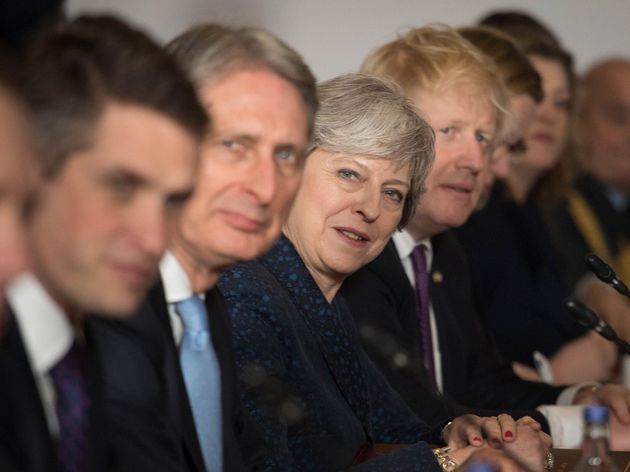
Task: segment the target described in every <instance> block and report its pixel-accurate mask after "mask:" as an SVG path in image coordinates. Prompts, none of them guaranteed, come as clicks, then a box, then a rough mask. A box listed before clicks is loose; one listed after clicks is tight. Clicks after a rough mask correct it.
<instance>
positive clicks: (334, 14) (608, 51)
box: [67, 0, 630, 80]
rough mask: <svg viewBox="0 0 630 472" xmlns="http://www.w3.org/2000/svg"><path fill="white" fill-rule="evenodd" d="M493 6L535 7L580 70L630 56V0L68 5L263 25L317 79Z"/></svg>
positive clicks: (154, 26) (160, 33)
mask: <svg viewBox="0 0 630 472" xmlns="http://www.w3.org/2000/svg"><path fill="white" fill-rule="evenodd" d="M494 9H518V10H523V11H528V12H530V13H533V14H534V15H536V16H537V17H538V18H540V19H541V20H543V21H544V22H545V23H546V24H547V25H548V26H549V27H551V28H552V29H553V30H554V32H555V33H556V34H557V35H558V36H559V37H560V39H561V41H562V42H563V44H564V45H565V47H566V48H567V49H568V50H570V51H571V52H572V53H573V55H574V57H575V60H576V66H577V70H578V71H583V70H584V69H585V68H586V67H588V66H590V65H592V64H593V63H594V62H596V61H598V60H600V59H601V58H604V57H606V56H610V55H617V56H620V55H622V56H626V57H630V0H546V1H543V0H530V1H523V0H520V1H519V0H512V1H505V2H497V1H492V0H471V1H455V0H68V1H67V11H68V13H70V14H72V15H74V14H76V13H79V12H109V13H115V14H117V15H120V16H122V17H123V18H126V19H127V20H129V21H131V22H133V23H135V24H136V25H138V26H140V27H142V28H144V29H145V30H146V31H147V32H149V33H150V34H151V35H153V36H154V37H155V38H156V39H158V40H159V41H162V42H164V41H168V40H169V39H171V38H172V37H173V36H175V35H176V34H178V33H179V32H181V31H183V30H184V29H186V28H187V27H189V26H191V25H193V24H195V23H199V22H202V21H218V22H224V23H228V24H231V25H252V26H261V27H263V28H266V29H268V30H269V31H271V32H273V33H274V34H276V35H277V36H279V37H280V38H282V39H283V40H284V41H286V42H287V43H289V44H290V45H292V46H293V47H294V48H295V49H297V50H298V51H299V52H300V53H301V54H302V55H303V57H304V58H305V60H306V62H307V63H308V64H309V65H310V66H311V68H312V69H313V72H314V73H315V74H316V75H317V78H318V79H320V80H322V79H328V78H330V77H333V76H335V75H337V74H340V73H343V72H351V71H356V70H357V69H358V67H359V66H360V64H361V61H362V60H363V58H364V57H365V56H366V55H367V53H368V52H370V51H371V50H372V49H374V48H376V47H378V46H380V45H381V44H383V43H385V42H386V41H390V40H392V39H393V38H394V37H395V36H396V33H397V32H400V31H404V30H405V29H406V28H409V27H413V26H422V25H424V24H427V23H432V22H442V23H447V24H449V25H452V26H460V25H463V24H467V23H471V22H475V21H476V20H477V19H478V18H480V17H481V16H483V15H484V14H485V13H487V12H488V11H491V10H494Z"/></svg>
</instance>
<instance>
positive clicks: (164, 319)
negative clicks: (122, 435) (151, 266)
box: [92, 281, 273, 472]
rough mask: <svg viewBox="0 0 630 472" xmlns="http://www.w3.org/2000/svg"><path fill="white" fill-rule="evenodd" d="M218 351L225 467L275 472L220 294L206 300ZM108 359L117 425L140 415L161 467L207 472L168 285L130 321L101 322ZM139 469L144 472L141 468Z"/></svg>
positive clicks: (157, 467) (97, 327)
mask: <svg viewBox="0 0 630 472" xmlns="http://www.w3.org/2000/svg"><path fill="white" fill-rule="evenodd" d="M205 304H206V309H207V311H208V322H209V326H210V332H211V337H212V343H213V346H214V348H215V350H216V352H217V357H218V359H219V365H220V368H221V401H222V413H223V462H224V468H225V470H229V471H241V470H262V469H263V467H266V468H267V469H270V470H271V469H273V463H271V462H268V463H265V462H264V461H265V457H264V451H263V449H262V446H261V441H260V435H259V433H258V432H257V430H256V428H255V426H254V425H253V424H252V422H251V421H250V420H249V419H248V416H247V413H246V412H244V410H243V409H242V408H241V404H240V401H239V394H238V384H237V379H236V368H235V365H234V355H233V353H232V346H231V333H230V326H229V320H228V317H227V313H226V309H225V307H224V304H223V300H222V298H221V296H220V294H219V293H218V291H217V290H210V291H208V292H207V293H206V297H205ZM92 324H93V328H92V329H93V331H94V332H95V333H97V336H96V337H97V340H98V342H99V349H100V350H101V354H102V357H103V359H104V360H105V362H104V378H105V386H106V392H107V396H108V403H109V404H110V405H111V408H112V410H113V412H114V413H113V417H112V420H111V422H112V423H113V426H114V427H120V428H122V427H126V425H127V423H128V421H129V419H128V412H129V411H132V412H134V413H135V414H136V415H141V417H142V419H143V423H144V424H145V425H148V426H146V427H145V428H144V434H145V436H146V437H147V441H149V438H151V442H152V443H153V445H154V447H155V448H156V453H155V457H156V465H155V468H151V469H143V470H159V471H168V470H174V471H175V470H189V471H200V472H202V471H204V470H205V465H204V463H203V457H202V454H201V448H200V445H199V441H198V438H197V432H196V429H195V424H194V419H193V415H192V410H191V407H190V403H189V401H188V395H187V393H186V386H185V383H184V379H183V374H182V371H181V368H180V363H179V353H178V349H177V346H176V345H175V341H174V338H173V334H172V329H171V325H170V319H169V314H168V308H167V303H166V299H165V296H164V288H163V286H162V283H161V281H158V283H157V284H156V285H155V286H154V287H153V288H152V289H151V291H150V292H149V295H148V297H147V299H146V300H145V302H144V304H143V305H142V307H141V309H140V310H139V311H138V313H137V314H136V315H134V316H133V317H132V318H130V319H128V320H117V321H113V320H94V321H92ZM138 470H139V469H138Z"/></svg>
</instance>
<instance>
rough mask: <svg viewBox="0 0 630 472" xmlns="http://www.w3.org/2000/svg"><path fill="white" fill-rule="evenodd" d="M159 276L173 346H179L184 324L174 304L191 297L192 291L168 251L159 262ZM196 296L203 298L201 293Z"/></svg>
mask: <svg viewBox="0 0 630 472" xmlns="http://www.w3.org/2000/svg"><path fill="white" fill-rule="evenodd" d="M160 276H161V277H162V284H163V285H164V296H165V297H166V303H167V306H168V315H169V318H170V320H171V329H172V330H173V337H174V338H175V344H176V345H177V346H179V345H180V343H181V341H182V336H183V334H184V323H183V322H182V319H181V318H180V317H179V315H178V314H177V312H176V311H175V304H176V303H177V302H181V301H182V300H186V299H187V298H190V297H192V296H193V290H192V287H191V286H190V280H189V279H188V275H187V274H186V271H185V270H184V268H183V267H182V266H181V264H180V263H179V261H178V260H177V258H176V257H175V256H174V255H173V253H172V252H170V251H166V253H165V254H164V257H163V258H162V261H161V262H160ZM197 296H198V297H199V298H201V299H203V298H204V294H203V293H201V294H197Z"/></svg>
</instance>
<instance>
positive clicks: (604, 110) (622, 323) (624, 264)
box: [547, 58, 630, 339]
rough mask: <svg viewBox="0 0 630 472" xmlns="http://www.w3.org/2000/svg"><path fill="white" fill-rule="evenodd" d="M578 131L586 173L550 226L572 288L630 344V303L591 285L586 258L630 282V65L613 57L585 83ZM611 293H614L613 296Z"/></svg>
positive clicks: (590, 73) (552, 214) (555, 212)
mask: <svg viewBox="0 0 630 472" xmlns="http://www.w3.org/2000/svg"><path fill="white" fill-rule="evenodd" d="M581 90H582V92H583V95H582V100H581V101H580V103H579V110H578V117H579V119H578V127H579V133H578V136H579V137H580V143H581V144H582V145H583V146H582V149H581V151H582V154H583V156H582V157H583V158H584V161H585V165H586V168H587V170H588V172H587V173H585V174H583V175H581V176H580V177H579V178H578V179H576V181H575V182H574V183H573V188H572V189H571V191H570V192H569V195H568V198H567V199H566V202H563V203H562V204H559V205H557V206H555V207H554V208H552V209H551V211H550V212H549V213H550V214H549V215H548V216H550V218H548V220H547V223H548V224H549V225H550V227H551V230H552V231H551V235H552V238H553V242H554V243H555V244H554V245H555V247H554V249H557V252H558V254H560V256H561V257H562V267H563V268H564V272H565V277H566V278H567V281H568V283H570V284H576V283H577V282H578V281H579V282H580V283H581V285H582V289H583V290H582V291H583V293H584V298H585V301H586V302H587V303H588V304H589V306H590V307H591V308H593V309H594V310H595V311H597V312H598V313H599V314H600V315H601V316H602V317H605V318H606V319H607V321H608V322H609V323H612V324H613V325H614V327H615V328H616V329H617V330H618V334H619V335H620V336H621V338H622V339H628V338H629V336H630V329H628V326H627V323H626V320H627V317H628V316H629V315H630V302H628V300H626V299H624V298H623V297H620V296H619V295H618V294H617V293H615V292H612V291H611V290H610V289H609V288H608V287H606V286H604V285H602V284H601V283H599V281H596V283H588V284H587V283H586V280H585V279H584V275H585V274H586V273H587V269H586V266H585V264H584V262H583V258H584V256H585V255H586V254H589V253H596V254H597V255H599V257H601V258H602V259H603V260H605V261H606V262H607V263H608V264H610V265H611V266H612V267H613V268H614V270H615V272H617V274H618V275H619V277H620V278H621V279H622V280H625V281H626V282H628V281H630V164H629V163H630V126H628V122H629V120H630V60H629V59H628V58H611V59H607V60H604V61H602V62H600V63H598V64H596V65H595V66H594V67H592V68H591V69H590V70H589V71H588V72H587V73H586V75H585V76H584V79H583V80H582V89H581ZM611 292H612V293H611Z"/></svg>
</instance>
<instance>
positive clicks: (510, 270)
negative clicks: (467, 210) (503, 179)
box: [455, 185, 586, 365]
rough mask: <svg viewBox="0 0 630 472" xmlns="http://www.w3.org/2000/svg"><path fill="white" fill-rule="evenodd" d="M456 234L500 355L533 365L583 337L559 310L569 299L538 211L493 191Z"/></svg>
mask: <svg viewBox="0 0 630 472" xmlns="http://www.w3.org/2000/svg"><path fill="white" fill-rule="evenodd" d="M455 232H456V234H457V236H458V238H459V241H460V243H461V244H462V246H463V247H464V249H465V252H466V255H467V256H468V260H469V261H470V266H471V274H472V282H473V288H474V290H475V294H476V296H477V299H478V301H479V304H480V306H481V308H482V316H483V322H484V323H485V325H486V328H487V330H488V332H489V333H491V334H492V335H493V336H494V340H495V342H496V344H497V347H498V349H499V350H500V352H501V354H502V355H503V356H504V357H505V358H507V359H509V360H511V361H519V362H522V363H524V364H529V365H532V364H533V360H532V352H533V351H534V350H538V351H541V352H542V353H543V354H545V355H546V356H552V355H553V354H554V353H555V352H556V351H557V350H558V349H559V348H560V347H561V346H562V345H564V344H565V343H567V342H569V341H572V340H574V339H576V338H577V337H579V336H582V335H583V334H584V333H585V332H586V331H585V329H584V328H582V327H581V326H579V325H578V324H577V323H576V322H575V321H574V320H573V319H572V318H571V317H570V316H569V315H567V314H566V313H564V311H563V310H562V300H563V299H564V298H565V297H567V296H569V295H571V293H572V288H570V287H567V286H566V285H565V281H564V278H563V275H562V269H561V263H560V260H559V257H558V254H557V253H556V252H555V251H554V248H553V245H552V243H551V240H550V236H549V234H548V231H547V230H546V227H545V224H544V220H543V218H542V215H541V211H540V208H539V206H538V205H537V204H536V203H535V202H533V201H528V202H526V203H525V204H524V205H517V204H515V203H514V202H513V201H511V200H509V199H507V198H506V196H505V191H504V188H503V187H502V186H500V185H497V186H495V188H494V189H493V192H492V195H491V197H490V199H489V200H488V202H487V203H486V205H485V206H484V208H483V209H482V210H480V211H478V212H476V213H474V214H473V215H472V216H471V217H470V219H469V220H468V222H467V223H466V224H465V225H464V226H462V227H461V228H458V229H457V230H456V231H455Z"/></svg>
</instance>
